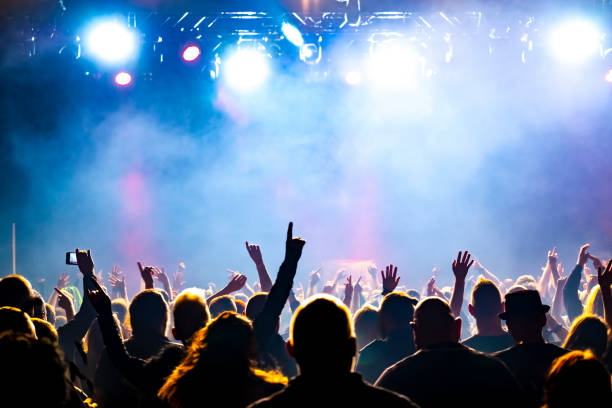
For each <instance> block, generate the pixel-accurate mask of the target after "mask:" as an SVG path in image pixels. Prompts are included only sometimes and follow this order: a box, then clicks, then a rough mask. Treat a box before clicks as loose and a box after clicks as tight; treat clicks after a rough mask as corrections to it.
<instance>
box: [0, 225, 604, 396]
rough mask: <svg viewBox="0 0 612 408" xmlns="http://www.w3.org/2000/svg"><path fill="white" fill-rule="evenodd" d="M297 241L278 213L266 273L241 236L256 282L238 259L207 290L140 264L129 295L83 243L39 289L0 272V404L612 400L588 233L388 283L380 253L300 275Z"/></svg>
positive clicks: (460, 260)
mask: <svg viewBox="0 0 612 408" xmlns="http://www.w3.org/2000/svg"><path fill="white" fill-rule="evenodd" d="M305 243H306V242H305V241H304V240H302V239H300V238H294V236H293V224H292V223H289V227H288V230H287V237H286V242H285V256H284V260H283V262H282V264H281V265H280V268H279V269H278V274H277V276H276V279H275V280H274V281H273V280H272V278H271V277H270V275H269V273H268V271H267V269H266V266H265V264H264V261H263V257H262V254H261V250H260V248H259V247H258V246H257V245H251V244H249V243H248V242H247V243H246V249H247V251H248V254H249V255H250V257H251V259H252V260H253V262H254V264H255V267H256V270H257V278H258V280H257V282H256V283H255V284H253V285H252V286H250V285H249V284H248V283H247V277H246V275H241V274H239V273H234V274H233V275H232V276H231V278H230V280H229V283H228V284H227V285H226V286H225V287H224V288H223V289H221V290H218V291H215V290H214V287H213V286H210V287H209V288H206V289H200V288H186V285H185V282H184V280H183V278H184V276H183V274H182V272H181V270H180V269H179V271H177V273H176V274H174V275H173V276H172V278H170V277H169V276H168V275H167V274H166V273H165V271H164V270H163V269H162V268H157V267H155V266H146V265H143V264H141V263H138V268H139V271H140V275H141V277H142V283H143V287H144V289H143V290H141V291H140V292H139V293H137V294H136V295H135V296H133V298H132V299H131V300H130V299H129V298H128V293H127V289H126V281H125V276H124V275H123V273H122V272H121V270H120V269H119V268H118V267H114V268H113V270H112V272H111V273H110V275H109V276H108V277H107V279H105V278H104V277H103V276H102V275H101V274H97V275H96V272H95V267H94V261H93V258H92V254H91V252H90V251H89V250H87V251H83V250H79V249H77V250H76V258H77V264H78V269H79V271H80V275H79V276H80V278H79V279H81V278H82V286H81V285H80V283H79V284H78V286H77V285H71V284H70V278H69V277H68V275H66V274H62V275H60V276H59V277H58V281H57V286H56V287H55V288H54V290H53V293H52V294H51V295H50V296H49V298H48V299H47V300H45V299H44V298H43V297H42V296H41V294H40V293H39V292H37V291H36V290H35V289H34V288H33V287H32V285H31V284H30V282H29V281H28V280H27V279H26V277H24V276H21V275H8V276H5V277H3V278H2V279H0V361H1V362H2V369H1V370H0V371H1V374H0V376H1V379H0V388H1V397H0V398H1V400H0V401H1V405H2V406H6V407H12V406H19V407H96V406H97V407H101V408H121V407H126V408H128V407H129V408H137V407H170V408H182V407H185V408H191V407H203V406H224V407H247V406H248V407H262V408H265V407H296V406H330V407H331V406H334V407H344V406H348V407H350V406H353V407H356V406H363V407H372V406H380V407H387V406H388V407H422V408H430V407H432V408H433V407H449V406H454V407H548V408H557V407H583V406H584V407H592V406H601V407H611V406H612V385H611V376H610V370H611V369H612V333H611V332H612V330H611V328H612V289H611V286H612V261H611V262H607V263H606V262H604V261H602V260H600V259H599V258H598V257H596V256H594V255H592V254H591V253H589V249H590V247H589V245H588V244H585V245H583V246H582V247H580V249H579V253H578V260H577V262H576V265H575V266H574V268H573V269H572V271H571V272H570V273H569V274H567V275H566V274H565V271H564V270H563V267H562V265H561V264H560V263H559V262H558V254H557V251H556V249H553V250H551V251H550V252H549V253H548V258H547V262H546V265H545V266H544V267H543V268H542V271H541V273H539V274H536V276H533V275H522V276H520V277H519V278H518V279H503V278H499V277H497V276H496V275H495V274H494V273H492V272H491V271H489V270H488V269H487V268H485V267H484V266H483V265H481V264H480V262H478V260H476V259H475V258H473V256H472V254H470V253H469V252H467V251H461V252H459V253H458V255H457V258H456V259H455V260H453V262H452V266H451V269H452V272H453V275H454V285H453V286H452V287H448V288H438V287H437V286H436V277H435V276H434V277H432V278H431V279H430V280H429V281H428V282H427V283H426V284H425V285H423V288H422V289H421V290H418V289H416V288H418V287H419V285H420V283H419V282H402V283H403V285H400V280H401V278H400V275H401V271H400V274H398V267H397V266H394V265H389V266H387V267H386V268H385V269H384V270H382V271H380V274H379V273H378V269H374V268H372V269H370V270H369V271H368V273H367V274H366V276H365V277H363V276H362V277H360V278H358V279H353V277H352V276H350V275H348V274H346V273H344V274H343V273H342V272H339V273H337V274H336V276H335V278H334V279H333V280H331V281H329V282H322V281H321V275H320V272H319V271H313V272H312V273H311V274H310V276H309V282H308V284H307V285H306V287H307V289H306V290H304V289H303V288H302V287H300V286H299V285H297V284H296V283H295V282H294V280H295V275H296V271H297V266H298V262H299V260H300V257H301V254H302V249H303V248H304V245H305ZM449 264H450V262H449ZM344 279H346V281H345V283H344V284H341V282H342V281H343V280H344ZM156 282H157V285H158V286H159V287H158V288H156V287H155V286H156ZM410 285H414V286H413V288H411V287H410ZM466 293H469V302H466V301H464V297H465V296H466ZM549 304H550V305H549ZM287 318H289V320H290V324H289V328H288V331H285V330H282V329H281V328H283V327H285V326H286V324H285V322H283V323H281V319H282V320H285V321H287V320H288V319H287Z"/></svg>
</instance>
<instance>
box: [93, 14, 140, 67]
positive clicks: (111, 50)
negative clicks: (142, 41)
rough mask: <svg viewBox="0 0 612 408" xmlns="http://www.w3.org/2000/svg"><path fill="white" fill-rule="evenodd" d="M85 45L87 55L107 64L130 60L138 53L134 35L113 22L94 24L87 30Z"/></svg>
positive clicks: (131, 31) (105, 21)
mask: <svg viewBox="0 0 612 408" xmlns="http://www.w3.org/2000/svg"><path fill="white" fill-rule="evenodd" d="M85 45H86V52H87V54H89V55H91V56H93V57H94V58H95V59H97V60H99V61H101V62H104V63H107V64H118V63H122V62H125V61H128V60H131V59H133V58H135V57H136V55H137V53H138V39H137V36H136V33H135V32H134V31H133V30H131V29H130V28H128V27H126V26H125V25H123V24H120V23H119V22H117V21H114V20H103V21H99V22H96V23H94V24H93V25H92V26H91V27H90V28H89V29H88V30H87V33H86V36H85Z"/></svg>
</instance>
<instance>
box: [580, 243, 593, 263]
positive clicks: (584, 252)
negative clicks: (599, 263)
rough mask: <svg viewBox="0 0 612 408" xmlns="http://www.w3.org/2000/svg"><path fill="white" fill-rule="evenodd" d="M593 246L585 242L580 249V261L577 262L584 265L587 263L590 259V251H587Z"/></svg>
mask: <svg viewBox="0 0 612 408" xmlns="http://www.w3.org/2000/svg"><path fill="white" fill-rule="evenodd" d="M590 246H591V244H584V245H583V246H581V247H580V250H579V251H578V261H577V264H578V265H580V266H582V267H584V265H586V263H587V261H588V260H589V255H590V254H589V253H588V252H587V251H588V250H589V247H590Z"/></svg>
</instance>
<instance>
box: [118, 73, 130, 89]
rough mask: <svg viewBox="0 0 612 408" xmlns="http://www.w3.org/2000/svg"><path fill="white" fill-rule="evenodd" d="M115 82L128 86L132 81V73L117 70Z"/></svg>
mask: <svg viewBox="0 0 612 408" xmlns="http://www.w3.org/2000/svg"><path fill="white" fill-rule="evenodd" d="M115 83H116V84H117V85H119V86H128V85H129V84H131V83H132V75H130V74H129V73H127V72H124V71H122V72H119V73H118V74H117V75H115Z"/></svg>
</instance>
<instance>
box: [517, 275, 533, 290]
mask: <svg viewBox="0 0 612 408" xmlns="http://www.w3.org/2000/svg"><path fill="white" fill-rule="evenodd" d="M514 284H515V285H516V286H522V287H524V288H525V289H527V290H537V289H538V281H536V279H535V278H534V277H533V276H531V275H521V276H519V277H518V279H517V280H516V282H515V283H514Z"/></svg>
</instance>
